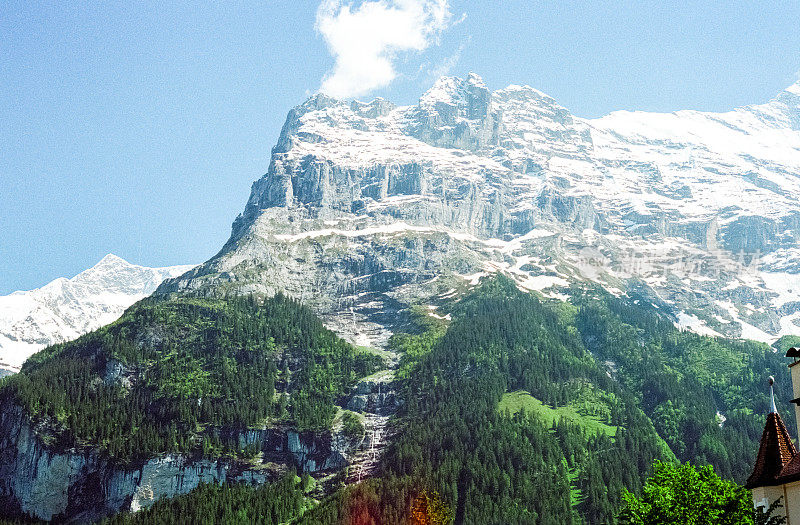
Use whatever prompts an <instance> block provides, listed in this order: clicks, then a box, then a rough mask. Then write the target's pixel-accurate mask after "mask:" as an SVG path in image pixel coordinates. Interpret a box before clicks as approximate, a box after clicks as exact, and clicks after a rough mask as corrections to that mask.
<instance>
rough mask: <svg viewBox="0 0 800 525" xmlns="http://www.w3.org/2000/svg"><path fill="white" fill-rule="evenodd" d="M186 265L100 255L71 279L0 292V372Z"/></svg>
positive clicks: (89, 325)
mask: <svg viewBox="0 0 800 525" xmlns="http://www.w3.org/2000/svg"><path fill="white" fill-rule="evenodd" d="M192 268H193V267H192V266H170V267H166V268H147V267H144V266H137V265H135V264H131V263H129V262H127V261H125V260H124V259H121V258H119V257H117V256H116V255H112V254H109V255H106V256H105V257H103V259H102V260H101V261H100V262H99V263H97V264H96V265H94V266H93V267H91V268H89V269H88V270H85V271H83V272H81V273H79V274H78V275H76V276H75V277H73V278H72V279H66V278H63V277H60V278H58V279H56V280H54V281H52V282H50V283H48V284H46V285H44V286H42V287H41V288H37V289H35V290H29V291H17V292H14V293H12V294H9V295H5V296H0V376H2V375H3V371H4V370H5V371H12V372H16V371H17V370H19V367H20V366H22V363H23V362H24V361H25V359H27V358H28V357H29V356H30V355H31V354H33V353H35V352H37V351H39V350H41V349H42V348H44V347H46V346H48V345H51V344H55V343H61V342H64V341H70V340H72V339H75V338H77V337H79V336H80V335H82V334H85V333H86V332H89V331H91V330H94V329H96V328H99V327H101V326H103V325H106V324H108V323H110V322H112V321H115V320H116V319H118V318H119V316H120V315H122V313H123V312H124V311H125V309H126V308H127V307H129V306H130V305H132V304H133V303H135V302H136V301H138V300H140V299H142V298H144V297H147V296H148V295H150V294H151V293H152V292H153V291H154V290H155V289H156V288H157V287H158V285H159V284H161V282H162V281H163V280H164V279H167V278H171V277H178V276H180V275H181V274H183V273H184V272H186V271H188V270H191V269H192Z"/></svg>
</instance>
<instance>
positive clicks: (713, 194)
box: [162, 75, 800, 340]
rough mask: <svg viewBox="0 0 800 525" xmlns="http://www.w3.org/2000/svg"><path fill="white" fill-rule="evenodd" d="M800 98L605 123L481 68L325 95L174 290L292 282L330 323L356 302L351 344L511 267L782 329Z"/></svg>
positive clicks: (557, 282) (687, 311) (676, 310)
mask: <svg viewBox="0 0 800 525" xmlns="http://www.w3.org/2000/svg"><path fill="white" fill-rule="evenodd" d="M795 91H796V90H795V89H794V88H790V89H789V90H786V91H784V92H783V93H781V94H780V95H778V97H777V98H776V99H775V100H773V101H772V102H769V103H766V104H762V105H757V106H748V107H745V108H739V109H735V110H732V111H729V112H725V113H706V112H701V111H678V112H674V113H664V114H659V113H647V112H641V111H638V112H615V113H612V114H610V115H607V116H605V117H602V118H599V119H582V118H579V117H575V116H573V115H572V114H571V113H570V112H569V111H568V110H567V109H566V108H564V107H563V106H561V105H559V104H558V103H557V102H556V101H555V100H554V99H553V98H552V97H550V96H548V95H546V94H544V93H542V92H541V91H538V90H536V89H534V88H531V87H528V86H517V85H512V86H509V87H507V88H505V89H501V90H498V91H495V92H494V93H491V92H489V90H488V89H487V88H486V86H485V85H484V83H483V81H482V80H481V79H480V77H478V76H477V75H470V76H468V77H467V78H458V77H444V78H441V79H439V80H438V81H437V82H436V83H435V85H434V86H433V87H432V88H431V89H430V90H428V91H427V92H426V93H424V94H423V95H422V96H421V97H420V102H419V104H418V105H415V106H409V107H396V106H394V105H393V104H391V103H390V102H388V101H385V100H382V99H376V100H374V101H372V102H369V103H364V102H342V101H334V100H333V99H329V98H327V97H321V96H318V97H312V99H310V100H309V101H307V102H306V103H304V104H303V105H301V106H300V107H298V108H295V109H294V110H292V111H291V112H290V113H289V117H288V118H287V123H286V125H285V126H284V129H283V131H282V133H281V138H280V139H279V143H278V146H277V147H276V149H275V150H274V154H273V157H272V161H271V163H270V166H269V171H268V173H267V174H266V175H265V176H264V177H262V178H261V179H259V180H258V181H257V182H256V183H254V185H253V189H252V193H251V197H250V200H249V201H248V204H247V208H246V210H245V213H244V214H243V215H242V216H241V218H239V219H237V221H236V223H235V224H234V232H233V235H232V237H231V240H230V241H229V242H228V244H227V245H226V246H225V248H224V249H223V250H222V251H221V252H220V254H219V255H218V256H216V257H215V258H214V259H212V260H211V261H209V262H208V263H206V264H204V265H202V266H200V267H199V268H198V269H197V270H195V271H194V272H191V273H190V274H187V275H186V276H184V277H183V278H181V279H179V280H176V281H170V282H168V283H167V284H166V285H165V286H163V287H162V290H164V291H169V290H176V289H186V288H189V289H203V290H206V289H208V288H209V287H212V286H213V285H216V284H222V285H223V288H224V289H225V290H229V289H233V290H240V291H242V292H243V293H245V292H246V293H250V292H253V291H257V292H262V293H274V292H276V291H279V290H280V291H284V292H287V293H290V294H291V295H295V296H297V297H299V298H301V299H303V300H304V301H306V302H308V303H309V304H311V305H312V306H314V307H315V308H316V309H317V311H318V312H319V313H321V314H322V315H323V316H324V317H325V318H326V319H328V320H329V321H330V322H332V323H341V322H342V321H341V315H340V314H341V312H342V311H343V310H342V308H344V309H345V310H344V311H347V315H348V316H350V317H352V318H353V319H356V320H358V321H359V322H360V323H361V324H352V326H350V325H346V326H343V327H341V328H342V330H343V332H342V333H345V335H348V332H353V333H351V334H350V335H352V336H353V338H354V339H355V338H357V336H358V334H355V332H354V331H358V330H362V329H363V327H364V326H372V327H373V328H374V329H375V331H376V333H382V334H384V335H385V334H386V331H385V330H386V329H387V327H389V325H391V323H392V322H393V320H395V318H397V319H400V318H401V316H395V315H394V313H397V312H398V311H400V310H402V309H403V305H404V304H407V301H409V300H412V299H413V300H414V301H431V303H430V304H432V305H435V304H436V301H437V299H436V298H437V297H438V295H437V294H439V293H441V294H445V295H446V294H447V293H452V291H449V290H450V288H452V289H453V290H459V289H462V288H463V287H464V286H471V285H472V283H473V282H474V281H475V279H476V277H475V276H480V275H488V274H489V273H495V272H503V273H506V274H507V275H510V276H511V277H513V278H514V279H515V280H517V282H518V283H519V285H520V287H522V288H524V289H527V290H538V291H541V292H543V293H547V294H555V295H553V296H557V297H563V295H561V294H563V292H564V290H565V289H566V287H567V285H568V283H571V282H576V281H594V282H598V283H600V284H601V285H603V286H606V287H607V288H608V289H610V290H612V291H614V293H626V291H628V290H634V289H635V290H636V291H637V293H639V294H641V293H644V294H645V295H647V296H648V297H650V298H651V300H652V301H653V303H654V304H656V305H657V306H658V307H659V308H661V309H662V311H664V312H672V313H673V314H674V315H675V319H676V320H679V319H683V320H684V321H686V319H692V320H693V321H692V322H693V323H694V324H692V326H691V327H690V329H694V330H698V331H705V332H704V333H711V332H714V333H720V334H725V335H732V336H737V337H738V336H745V337H750V338H757V339H761V340H774V338H776V337H777V336H778V335H780V334H784V333H791V332H792V331H793V330H795V327H799V326H800V324H798V323H800V296H795V295H793V294H794V293H795V292H791V293H788V294H787V293H786V292H785V291H783V290H782V289H783V288H785V286H786V283H788V282H791V283H795V284H792V286H791V289H792V290H800V209H799V208H798V206H797V202H798V201H800V178H798V176H797V174H798V173H800V155H798V151H800V133H799V132H798V131H800V125H798V124H799V123H800V121H799V120H798V119H797V115H798V113H797V112H796V110H795V109H792V108H796V107H797V104H796V98H797V97H796V95H795ZM792 104H794V105H792ZM756 258H757V260H758V264H759V265H760V266H758V268H755V269H754V267H753V266H752V261H753V260H756ZM748 265H750V266H748ZM743 272H744V273H743ZM747 272H751V273H747ZM309 283H314V284H313V286H312V287H311V288H309ZM425 283H436V284H425ZM440 286H444V287H445V288H444V289H443V290H438V288H439V287H440ZM312 289H313V291H312ZM437 290H438V291H437ZM695 319H696V321H694V320H695ZM364 323H366V324H364ZM370 323H373V324H370ZM684 324H685V323H684ZM355 326H360V327H362V328H353V327H355ZM709 331H711V332H709Z"/></svg>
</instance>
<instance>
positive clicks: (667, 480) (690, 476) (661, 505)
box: [619, 461, 774, 525]
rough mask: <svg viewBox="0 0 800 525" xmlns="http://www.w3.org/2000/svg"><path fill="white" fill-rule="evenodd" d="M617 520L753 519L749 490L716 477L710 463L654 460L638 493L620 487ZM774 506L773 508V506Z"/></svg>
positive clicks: (721, 523) (695, 524)
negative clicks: (650, 473) (700, 464)
mask: <svg viewBox="0 0 800 525" xmlns="http://www.w3.org/2000/svg"><path fill="white" fill-rule="evenodd" d="M622 501H623V503H622V509H621V511H620V513H619V520H620V522H621V523H623V524H630V525H656V524H657V525H668V524H675V525H679V524H680V525H706V524H707V525H725V524H731V525H733V524H737V525H739V524H748V523H754V510H753V500H752V498H751V495H750V491H748V490H747V489H745V488H744V487H742V486H740V485H737V484H736V483H734V482H733V481H728V480H725V479H722V478H720V477H719V476H718V475H717V474H716V473H715V472H714V469H713V467H711V466H708V465H706V466H702V467H695V466H694V465H692V464H690V463H685V464H683V465H676V464H673V463H665V462H661V461H658V462H656V463H655V465H654V467H653V475H652V476H651V477H650V478H649V479H648V480H647V482H646V483H645V485H644V488H643V489H642V494H641V496H640V497H637V496H636V495H635V494H633V493H631V492H628V491H627V490H624V491H623V495H622ZM773 510H774V509H773Z"/></svg>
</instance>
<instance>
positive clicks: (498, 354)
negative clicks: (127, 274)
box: [0, 277, 794, 525]
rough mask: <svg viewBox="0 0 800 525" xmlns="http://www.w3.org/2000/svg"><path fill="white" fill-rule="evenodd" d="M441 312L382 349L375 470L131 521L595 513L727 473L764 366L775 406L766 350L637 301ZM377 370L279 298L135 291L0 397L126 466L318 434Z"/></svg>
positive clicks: (735, 468)
mask: <svg viewBox="0 0 800 525" xmlns="http://www.w3.org/2000/svg"><path fill="white" fill-rule="evenodd" d="M441 309H442V311H444V310H447V311H448V313H449V314H450V316H451V318H452V321H447V320H444V319H442V320H438V319H434V318H431V317H430V316H427V314H425V313H423V314H422V315H420V316H418V327H419V330H418V331H415V332H411V333H405V334H396V335H395V336H393V338H392V340H391V341H390V349H391V350H393V351H394V352H396V353H398V354H399V355H400V362H399V365H398V368H397V371H396V377H395V386H394V388H395V389H396V393H397V395H398V398H399V399H401V400H402V401H401V404H400V406H399V409H398V411H397V413H396V414H395V416H394V418H393V420H392V422H391V425H392V427H393V428H394V432H393V439H392V441H391V443H390V445H389V447H388V449H387V450H386V452H385V453H384V454H383V456H382V458H381V462H380V467H379V470H378V472H377V475H376V476H375V477H373V478H372V479H368V480H365V481H363V482H361V483H359V484H354V485H349V486H345V485H344V480H345V479H347V476H346V473H345V472H341V473H340V474H339V475H338V477H334V478H332V479H331V478H327V481H326V485H325V486H326V487H327V488H328V489H329V490H331V489H332V490H333V493H332V494H330V495H328V496H327V497H324V498H323V499H322V500H321V502H320V503H319V504H318V505H316V504H314V503H313V500H311V499H309V498H308V497H307V495H304V493H305V492H306V490H307V489H308V483H310V482H311V481H310V478H308V477H306V478H305V479H306V480H308V481H304V482H302V483H298V482H297V481H296V480H295V479H294V478H292V480H290V479H289V478H288V477H287V478H285V479H284V480H283V481H281V482H280V483H278V484H276V485H270V486H269V487H271V488H252V487H250V488H247V487H244V486H237V485H232V486H226V487H225V488H217V487H208V486H201V487H200V488H198V489H196V490H195V491H194V492H193V493H191V494H189V495H187V496H179V497H178V498H175V499H173V500H164V501H163V502H161V503H159V504H157V505H156V506H154V507H153V508H152V509H151V510H149V511H147V513H144V514H140V515H139V516H137V517H135V518H133V519H134V522H138V521H137V520H141V519H145V520H147V519H150V518H153V519H155V517H161V518H163V517H165V516H169V515H171V514H173V513H178V512H184V510H180V509H187V508H190V507H192V506H193V505H195V503H193V502H196V504H197V505H198V507H200V508H202V509H204V511H203V514H204V515H206V516H228V517H230V516H236V514H235V511H236V508H237V507H242V506H246V507H248V508H250V507H252V509H255V510H253V511H252V512H250V511H248V513H247V514H246V515H244V514H243V515H241V516H238V517H237V518H236V520H239V518H241V520H240V521H243V522H254V521H255V522H264V523H277V522H281V523H287V522H288V521H289V520H290V518H291V519H292V520H294V521H293V522H296V523H302V524H309V525H310V524H331V525H333V524H339V523H356V522H358V523H360V522H364V523H370V521H369V520H375V522H376V523H386V524H392V523H404V522H406V520H407V519H409V516H411V514H413V513H420V512H423V513H425V512H428V513H431V515H435V516H438V518H437V519H441V520H444V521H443V522H448V521H454V522H456V523H464V524H482V523H506V524H514V523H520V524H522V523H526V524H527V523H542V524H561V523H581V522H587V523H605V522H609V521H613V520H614V519H615V516H616V513H617V512H618V511H619V508H620V504H621V495H622V494H623V489H627V490H629V491H631V492H633V493H638V492H639V491H640V490H641V489H642V486H643V483H644V481H645V479H646V478H647V476H648V475H649V474H650V469H651V467H652V465H653V464H654V462H657V461H667V462H674V461H676V460H682V461H686V460H689V461H692V462H694V463H696V464H700V465H702V464H711V465H713V466H714V467H715V469H716V470H717V471H718V472H719V473H720V474H721V475H722V476H723V477H726V478H728V479H731V480H733V481H737V482H742V481H743V479H744V477H745V476H746V475H747V474H748V473H749V472H748V471H749V469H750V466H751V462H752V460H753V458H754V457H755V453H756V449H757V443H758V439H759V436H760V432H761V428H762V425H763V417H764V414H765V413H766V412H767V402H768V401H767V395H766V389H765V381H764V378H766V377H767V376H769V375H774V376H776V377H778V378H779V380H778V383H777V384H778V387H779V391H778V393H777V395H776V398H778V399H781V400H786V399H789V395H790V394H789V392H788V390H789V381H788V377H787V376H788V374H787V373H786V368H785V364H784V363H783V362H782V359H781V354H778V353H775V352H773V350H772V349H771V348H769V347H767V346H766V345H763V344H758V343H752V342H748V341H730V340H722V339H712V338H708V337H701V336H698V335H694V334H691V333H687V332H681V331H679V330H677V329H676V328H675V327H674V326H673V324H672V323H671V322H670V321H667V320H665V319H664V318H663V317H662V316H661V315H659V312H658V311H657V310H656V309H654V308H648V307H644V306H642V302H641V301H638V300H637V299H636V298H617V297H613V296H610V295H608V294H606V293H604V292H602V291H599V290H596V289H577V288H576V289H574V290H573V295H572V299H571V301H569V302H562V301H557V300H551V299H544V298H541V297H538V296H536V295H533V294H528V293H523V292H521V291H519V290H518V289H517V287H516V285H515V284H514V283H513V282H512V281H511V280H509V279H506V278H502V277H500V278H494V279H491V280H488V281H484V282H483V283H482V284H481V285H480V286H478V287H477V288H476V289H475V290H473V291H472V292H470V293H469V294H467V295H466V296H463V297H461V298H460V299H459V298H456V299H454V300H452V302H450V303H447V304H443V305H441ZM421 311H423V310H421ZM423 312H424V311H423ZM379 364H380V359H379V358H378V357H376V356H375V355H374V354H372V353H369V352H365V351H359V350H356V349H354V348H353V347H351V346H350V345H348V344H346V343H344V342H343V341H341V340H340V339H338V338H337V337H336V336H335V335H334V334H333V333H332V332H330V331H328V330H326V329H325V328H324V327H323V326H322V324H321V322H320V321H319V320H318V319H317V318H316V317H314V316H313V314H311V313H310V312H309V311H308V310H306V309H305V308H303V307H302V306H300V305H299V304H297V303H295V302H294V301H291V300H289V299H287V298H285V297H282V296H277V297H275V298H273V299H269V300H267V301H265V302H263V303H262V302H260V301H257V300H255V299H252V298H245V299H234V300H226V301H222V300H206V299H202V300H201V299H190V298H181V299H172V300H160V301H159V300H154V299H150V300H146V301H143V302H142V303H140V304H138V305H136V306H135V307H133V308H132V309H130V310H129V311H128V312H127V313H126V314H125V316H123V318H122V319H120V321H118V322H117V323H114V324H112V325H110V326H108V327H106V328H104V329H102V330H100V331H97V332H95V333H93V334H90V335H87V336H84V337H83V338H81V339H79V340H78V341H76V342H74V343H70V344H66V345H59V346H54V347H51V348H49V349H48V350H46V351H44V352H42V353H40V354H37V355H36V356H35V358H34V359H32V360H31V361H30V362H29V363H28V364H27V365H26V367H25V368H24V369H23V371H22V373H21V374H19V375H18V376H15V377H12V378H9V379H6V380H4V382H3V383H2V387H0V396H2V399H4V400H8V401H13V402H14V403H17V404H20V405H22V406H23V407H25V409H26V410H27V411H29V412H30V413H31V414H33V415H34V416H35V418H37V419H38V420H39V421H41V422H45V423H47V425H46V428H48V429H50V431H49V432H50V433H49V434H46V435H47V436H49V438H50V439H51V440H52V441H51V444H53V445H54V446H61V447H65V446H75V445H93V446H97V447H100V448H101V449H103V450H105V451H106V452H107V453H108V454H109V455H111V456H113V457H115V458H118V459H119V460H121V461H123V460H127V461H130V460H133V459H135V458H137V457H141V456H146V455H152V454H156V453H158V452H163V451H189V452H194V453H197V454H203V455H221V454H227V455H237V454H240V455H241V454H246V453H247V452H246V451H243V450H237V449H236V445H235V444H234V443H225V442H224V441H220V438H219V433H214V432H209V430H210V429H214V428H220V427H225V426H233V427H239V428H244V427H247V426H248V425H263V424H265V423H267V422H271V423H281V422H282V423H285V424H291V425H293V426H295V427H298V428H321V427H330V425H331V423H332V421H333V418H334V415H335V413H336V410H337V408H336V405H337V403H339V404H341V403H340V402H341V400H342V397H343V395H344V394H345V393H346V392H347V391H348V389H349V387H350V386H351V385H353V383H354V381H355V380H356V379H357V378H358V377H361V376H364V375H366V374H368V373H370V372H372V371H374V370H375V369H376V368H377V367H378V366H379ZM287 394H288V395H287ZM780 408H781V409H782V412H783V413H784V414H785V418H786V419H787V424H788V425H789V426H790V428H792V429H793V428H794V425H793V413H792V411H790V410H788V408H787V407H785V406H781V407H780ZM316 494H317V495H319V492H317V493H316ZM161 518H159V521H161V522H170V520H169V519H164V520H161ZM126 520H128V518H124V517H120V518H119V519H118V520H117V521H123V522H124V521H126ZM429 522H431V523H435V522H436V521H435V520H432V521H429Z"/></svg>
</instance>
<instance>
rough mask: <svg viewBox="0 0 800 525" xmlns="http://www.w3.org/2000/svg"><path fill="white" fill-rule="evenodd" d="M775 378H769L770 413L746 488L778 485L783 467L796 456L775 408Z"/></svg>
mask: <svg viewBox="0 0 800 525" xmlns="http://www.w3.org/2000/svg"><path fill="white" fill-rule="evenodd" d="M774 384H775V378H774V377H772V376H770V377H769V396H770V404H771V406H770V413H769V414H768V415H767V422H766V424H765V425H764V433H763V434H762V435H761V445H760V446H759V448H758V457H757V458H756V464H755V466H754V467H753V473H752V474H750V477H749V478H747V483H746V484H745V486H746V487H747V488H755V487H768V486H772V485H779V484H780V482H779V481H778V477H779V476H780V475H781V471H782V470H783V467H784V466H785V465H786V464H787V463H789V462H790V461H791V460H792V458H794V456H795V455H796V454H797V449H796V448H795V447H794V443H792V438H791V437H790V436H789V431H788V430H786V425H784V424H783V420H782V419H781V416H780V414H778V410H777V408H776V407H775V392H774V389H773V385H774Z"/></svg>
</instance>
